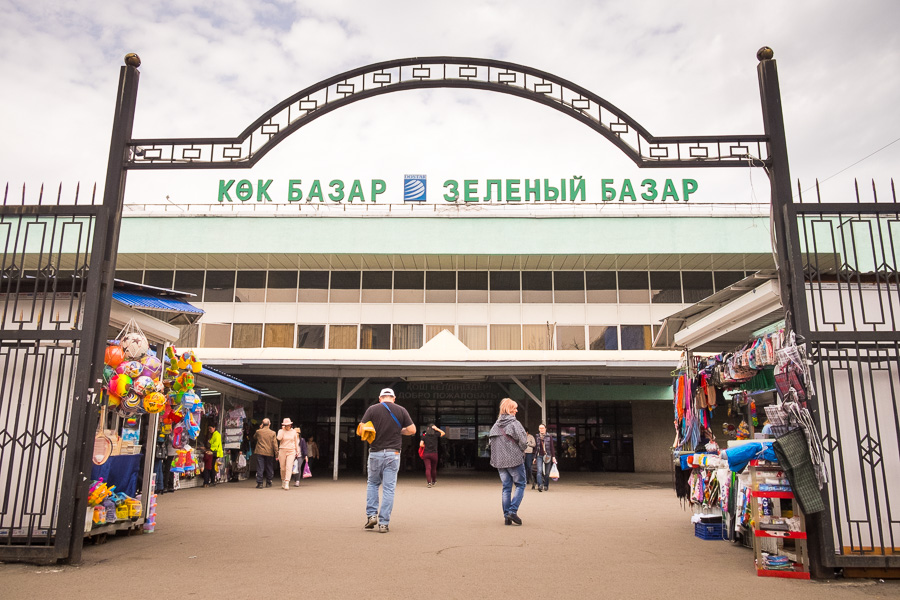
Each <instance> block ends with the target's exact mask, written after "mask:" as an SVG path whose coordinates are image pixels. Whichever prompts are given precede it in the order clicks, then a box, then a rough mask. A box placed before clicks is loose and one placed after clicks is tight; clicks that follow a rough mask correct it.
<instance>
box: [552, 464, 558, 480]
mask: <svg viewBox="0 0 900 600" xmlns="http://www.w3.org/2000/svg"><path fill="white" fill-rule="evenodd" d="M550 479H552V480H553V481H557V480H558V479H559V469H557V468H556V463H553V466H552V467H550Z"/></svg>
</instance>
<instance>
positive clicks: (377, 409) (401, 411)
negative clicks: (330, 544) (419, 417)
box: [360, 388, 416, 533]
mask: <svg viewBox="0 0 900 600" xmlns="http://www.w3.org/2000/svg"><path fill="white" fill-rule="evenodd" d="M395 400H396V395H395V394H394V390H392V389H391V388H384V389H383V390H381V393H380V394H379V395H378V404H373V405H372V406H370V407H369V408H367V409H366V412H365V414H363V417H362V423H360V428H362V427H365V424H366V423H368V422H371V424H372V426H373V427H374V429H375V439H373V440H372V441H371V445H370V446H369V461H368V470H369V477H368V481H367V482H366V524H365V528H366V529H375V526H376V525H377V526H378V532H379V533H387V532H388V531H389V527H388V526H389V525H390V522H391V511H392V510H393V508H394V490H395V488H396V487H397V472H398V471H399V470H400V450H401V449H402V441H403V440H402V437H401V436H403V435H414V434H415V433H416V426H415V425H414V424H413V422H412V418H411V417H410V416H409V413H408V412H407V411H406V409H405V408H403V407H402V406H399V405H397V404H395V402H394V401H395ZM379 488H381V501H380V502H379V498H378V496H379Z"/></svg>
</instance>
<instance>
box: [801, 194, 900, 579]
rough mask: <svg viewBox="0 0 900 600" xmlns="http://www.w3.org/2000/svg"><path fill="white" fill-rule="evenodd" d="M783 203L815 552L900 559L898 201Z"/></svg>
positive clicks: (843, 563) (835, 561)
mask: <svg viewBox="0 0 900 600" xmlns="http://www.w3.org/2000/svg"><path fill="white" fill-rule="evenodd" d="M891 187H892V189H891V197H890V198H889V199H887V201H885V200H884V199H882V201H881V202H879V201H878V198H877V194H876V192H875V189H874V186H873V196H874V200H875V201H874V202H868V203H864V202H862V201H861V199H860V196H859V190H858V189H857V194H856V202H849V203H841V204H837V203H827V204H824V203H821V201H820V199H819V198H818V195H817V197H816V198H815V199H814V200H813V202H812V203H799V204H792V205H789V206H786V207H785V216H786V218H785V221H786V225H787V226H788V227H789V228H790V237H791V239H792V240H793V242H792V248H791V251H792V254H791V256H790V258H791V259H792V262H793V263H794V264H796V265H800V266H801V267H802V268H800V269H796V270H795V272H794V274H793V281H792V283H791V285H792V287H793V288H794V289H795V290H797V291H798V292H799V293H796V294H795V295H794V305H793V310H794V311H795V315H796V317H795V319H794V321H795V323H796V326H797V328H796V331H797V334H798V335H799V336H801V340H803V341H805V343H806V347H807V350H808V356H809V358H810V359H811V361H812V373H811V375H812V379H813V383H814V392H815V395H814V396H813V397H812V398H811V401H810V408H811V409H812V410H813V411H814V413H816V416H817V418H818V425H819V432H820V434H821V437H822V445H823V449H824V452H825V457H824V458H825V462H826V464H827V467H828V472H829V475H830V479H831V481H830V482H829V483H828V484H827V485H826V488H825V490H824V491H825V495H826V497H827V500H828V502H827V506H828V510H827V511H826V514H827V517H828V518H825V519H822V521H823V523H822V525H823V529H824V531H823V536H822V539H821V550H822V557H823V559H824V561H825V563H826V564H828V565H829V566H833V567H869V568H873V567H874V568H887V567H893V568H896V567H900V476H898V474H900V408H898V401H900V266H898V260H900V204H898V202H897V197H896V193H895V192H894V189H893V184H892V186H891Z"/></svg>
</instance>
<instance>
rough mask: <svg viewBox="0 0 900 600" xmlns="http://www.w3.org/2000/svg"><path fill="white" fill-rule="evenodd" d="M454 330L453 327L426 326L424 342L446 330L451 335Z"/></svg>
mask: <svg viewBox="0 0 900 600" xmlns="http://www.w3.org/2000/svg"><path fill="white" fill-rule="evenodd" d="M455 329H456V328H455V327H454V326H453V325H426V326H425V342H430V341H431V338H433V337H434V336H436V335H437V334H439V333H440V332H442V331H444V330H446V331H449V332H450V333H453V332H454V330H455Z"/></svg>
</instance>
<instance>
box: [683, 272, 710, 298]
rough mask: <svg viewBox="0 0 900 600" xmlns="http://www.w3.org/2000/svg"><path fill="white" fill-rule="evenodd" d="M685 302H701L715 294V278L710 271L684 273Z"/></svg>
mask: <svg viewBox="0 0 900 600" xmlns="http://www.w3.org/2000/svg"><path fill="white" fill-rule="evenodd" d="M681 277H682V280H683V281H684V301H685V302H699V301H700V300H703V299H704V298H706V297H707V296H712V293H713V278H712V273H711V272H710V271H684V272H683V273H682V274H681Z"/></svg>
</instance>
